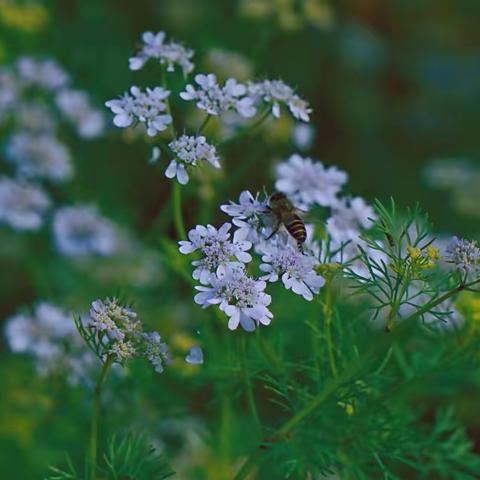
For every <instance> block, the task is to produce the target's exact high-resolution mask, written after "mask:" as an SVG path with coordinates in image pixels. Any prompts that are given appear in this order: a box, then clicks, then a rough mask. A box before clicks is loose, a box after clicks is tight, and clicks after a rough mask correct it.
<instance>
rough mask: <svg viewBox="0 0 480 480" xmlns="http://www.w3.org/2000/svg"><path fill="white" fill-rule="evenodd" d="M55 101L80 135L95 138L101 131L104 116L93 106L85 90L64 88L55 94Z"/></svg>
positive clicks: (103, 125)
mask: <svg viewBox="0 0 480 480" xmlns="http://www.w3.org/2000/svg"><path fill="white" fill-rule="evenodd" d="M55 101H56V104H57V106H58V108H59V109H60V111H61V112H62V114H63V115H64V116H65V117H66V118H67V119H68V120H69V121H70V122H72V123H73V125H74V126H75V128H76V129H77V133H78V135H79V136H80V137H82V138H85V139H89V138H95V137H98V136H99V135H100V134H101V133H102V132H103V130H104V128H105V119H104V116H103V114H102V113H101V112H100V111H98V110H97V109H95V108H93V106H92V104H91V103H90V100H89V98H88V94H87V92H84V91H82V90H75V89H73V88H66V89H63V90H61V91H60V92H59V93H58V94H57V96H56V97H55Z"/></svg>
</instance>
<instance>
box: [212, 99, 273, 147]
mask: <svg viewBox="0 0 480 480" xmlns="http://www.w3.org/2000/svg"><path fill="white" fill-rule="evenodd" d="M270 112H271V107H270V106H268V105H267V107H266V108H265V110H264V111H263V113H262V114H261V115H260V117H258V119H257V120H256V121H255V122H253V123H252V124H251V125H249V126H248V127H246V128H244V129H242V130H240V131H239V132H237V133H235V134H233V135H232V136H231V137H229V138H227V139H225V140H224V141H223V142H220V143H219V145H218V146H219V147H220V148H221V147H224V146H225V145H229V144H230V143H233V142H236V141H237V140H239V139H240V138H242V137H246V136H247V135H250V134H251V133H253V132H254V131H255V130H256V129H257V128H259V127H260V125H262V123H263V122H264V121H265V120H266V119H267V118H268V117H269V116H270Z"/></svg>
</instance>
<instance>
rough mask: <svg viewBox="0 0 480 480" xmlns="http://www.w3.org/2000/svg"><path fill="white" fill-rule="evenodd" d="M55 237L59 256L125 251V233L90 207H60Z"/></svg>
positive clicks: (54, 230) (106, 254)
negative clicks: (123, 237) (123, 241)
mask: <svg viewBox="0 0 480 480" xmlns="http://www.w3.org/2000/svg"><path fill="white" fill-rule="evenodd" d="M53 236H54V240H55V245H56V247H57V250H58V251H59V253H61V254H62V255H66V256H69V257H83V256H87V255H100V256H109V255H113V254H115V253H118V252H119V251H120V250H121V248H122V232H120V231H119V229H118V227H116V225H114V224H113V223H112V222H110V221H109V220H107V219H106V218H104V217H102V216H101V215H100V214H99V213H98V212H97V211H96V210H95V208H93V207H90V206H84V205H80V206H72V207H62V208H59V209H58V210H57V211H56V212H55V215H54V218H53Z"/></svg>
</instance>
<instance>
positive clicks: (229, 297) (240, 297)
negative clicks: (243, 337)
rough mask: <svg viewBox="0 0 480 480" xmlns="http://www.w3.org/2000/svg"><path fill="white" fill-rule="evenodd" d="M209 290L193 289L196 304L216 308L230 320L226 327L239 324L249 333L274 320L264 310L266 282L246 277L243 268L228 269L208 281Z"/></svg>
mask: <svg viewBox="0 0 480 480" xmlns="http://www.w3.org/2000/svg"><path fill="white" fill-rule="evenodd" d="M210 285H211V286H209V287H203V286H200V287H195V288H196V289H197V290H198V291H199V293H197V295H195V302H196V303H197V304H199V305H202V307H203V308H207V307H209V306H210V305H218V306H219V308H220V310H221V311H222V312H225V313H226V315H227V316H228V317H229V320H228V328H229V329H230V330H235V329H236V328H237V327H238V326H239V325H240V326H241V327H242V328H243V329H244V330H246V331H247V332H251V331H253V330H255V328H256V327H257V326H258V325H260V324H261V325H269V324H270V322H271V319H272V317H273V314H272V312H270V310H269V309H268V308H267V307H268V305H270V302H271V297H270V295H267V294H266V293H265V287H266V285H267V284H266V282H265V281H263V280H255V279H254V278H252V277H249V276H248V275H247V274H246V273H245V270H244V269H243V268H230V269H226V270H224V271H222V272H221V273H220V274H219V275H213V276H211V278H210Z"/></svg>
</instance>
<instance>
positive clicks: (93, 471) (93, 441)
mask: <svg viewBox="0 0 480 480" xmlns="http://www.w3.org/2000/svg"><path fill="white" fill-rule="evenodd" d="M113 360H114V357H113V356H112V355H109V356H108V357H107V359H106V360H105V362H104V363H103V366H102V370H101V371H100V375H99V376H98V379H97V383H96V384H95V389H94V391H93V404H92V418H91V423H90V463H89V467H90V474H89V476H88V478H89V480H95V479H96V478H97V443H98V416H99V413H100V397H101V394H102V385H103V382H104V381H105V378H106V376H107V373H108V370H109V369H110V367H111V365H112V363H113Z"/></svg>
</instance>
